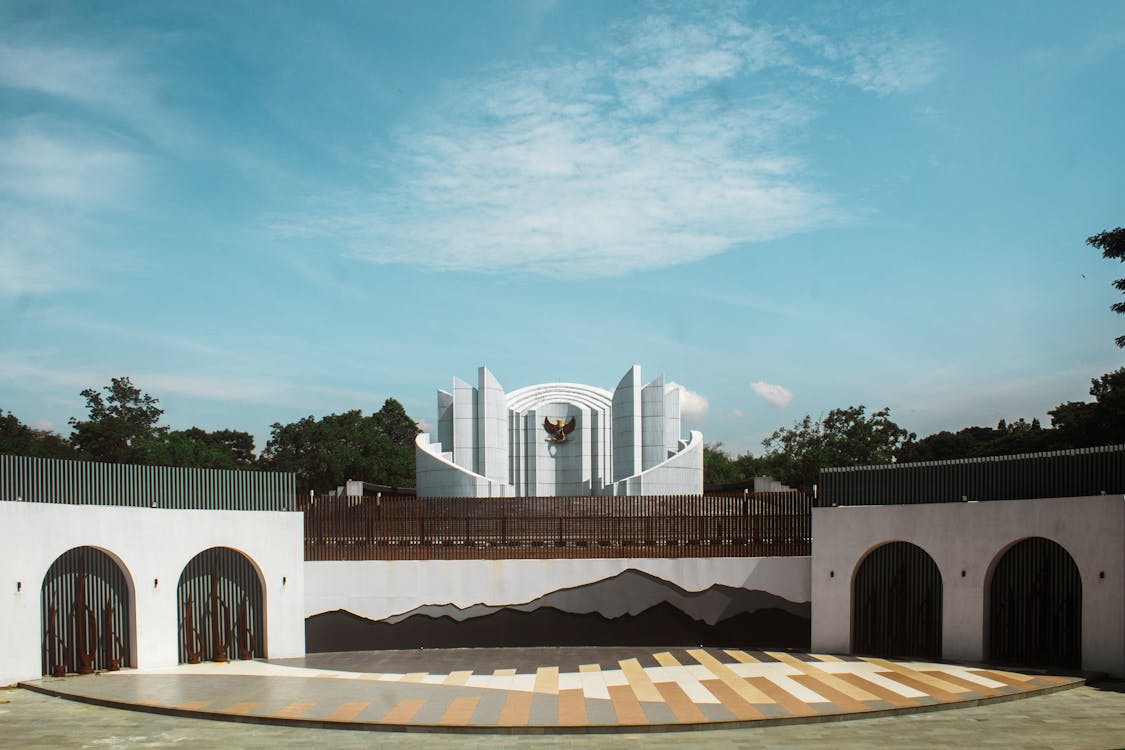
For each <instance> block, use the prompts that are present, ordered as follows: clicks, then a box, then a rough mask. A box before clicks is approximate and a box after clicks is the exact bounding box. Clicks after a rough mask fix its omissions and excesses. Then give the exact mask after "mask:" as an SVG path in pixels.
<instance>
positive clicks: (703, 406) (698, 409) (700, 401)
mask: <svg viewBox="0 0 1125 750" xmlns="http://www.w3.org/2000/svg"><path fill="white" fill-rule="evenodd" d="M671 385H675V386H678V387H679V389H680V416H681V417H683V418H684V419H686V420H689V421H692V422H699V421H700V420H702V419H703V418H704V417H706V416H707V412H709V411H711V402H710V401H708V400H707V397H706V396H704V395H703V394H702V393H696V392H695V391H691V390H688V389H687V388H685V387H683V386H682V385H680V384H679V383H672V384H671Z"/></svg>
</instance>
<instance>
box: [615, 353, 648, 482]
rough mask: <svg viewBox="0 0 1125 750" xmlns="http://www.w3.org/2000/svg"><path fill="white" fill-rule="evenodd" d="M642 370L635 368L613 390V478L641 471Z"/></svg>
mask: <svg viewBox="0 0 1125 750" xmlns="http://www.w3.org/2000/svg"><path fill="white" fill-rule="evenodd" d="M641 418H642V409H641V367H640V365H633V366H632V367H630V368H629V370H628V372H626V373H625V375H624V376H623V377H622V378H621V380H620V382H618V383H617V388H615V389H614V391H613V478H614V479H615V480H616V479H624V478H625V477H629V476H632V475H634V474H638V473H640V471H641V458H642V456H641Z"/></svg>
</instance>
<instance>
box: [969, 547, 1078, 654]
mask: <svg viewBox="0 0 1125 750" xmlns="http://www.w3.org/2000/svg"><path fill="white" fill-rule="evenodd" d="M989 623H990V625H989V649H988V656H989V659H990V660H992V661H995V662H1004V663H1010V664H1022V665H1027V666H1042V667H1046V666H1051V667H1075V668H1077V667H1081V666H1082V577H1081V575H1080V574H1079V573H1078V566H1077V565H1075V563H1074V559H1073V558H1072V557H1071V556H1070V554H1069V553H1068V552H1067V551H1066V550H1065V549H1063V548H1062V547H1061V546H1060V545H1059V544H1057V543H1056V542H1053V541H1051V540H1050V539H1044V538H1043V537H1032V538H1030V539H1024V540H1023V541H1022V542H1019V543H1018V544H1016V545H1014V546H1013V547H1012V548H1011V549H1009V550H1008V551H1007V552H1005V553H1004V555H1003V557H1001V558H1000V561H999V562H998V563H997V564H996V570H995V571H994V572H993V574H992V583H991V586H990V587H989Z"/></svg>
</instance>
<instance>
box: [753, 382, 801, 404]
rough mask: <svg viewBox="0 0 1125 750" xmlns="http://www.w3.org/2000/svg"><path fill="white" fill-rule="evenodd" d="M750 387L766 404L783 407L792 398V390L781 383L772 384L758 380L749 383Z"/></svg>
mask: <svg viewBox="0 0 1125 750" xmlns="http://www.w3.org/2000/svg"><path fill="white" fill-rule="evenodd" d="M750 389H751V390H753V391H754V393H756V394H758V396H759V397H760V398H761V399H762V400H763V401H765V402H766V403H768V404H773V405H774V406H777V407H781V408H785V407H786V406H789V402H790V401H792V400H793V392H792V391H790V390H789V389H788V388H786V387H785V386H783V385H774V384H773V383H766V382H765V381H762V380H758V381H755V382H753V383H751V384H750Z"/></svg>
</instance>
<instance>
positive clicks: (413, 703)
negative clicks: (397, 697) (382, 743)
mask: <svg viewBox="0 0 1125 750" xmlns="http://www.w3.org/2000/svg"><path fill="white" fill-rule="evenodd" d="M424 705H426V699H425V698H415V699H413V700H408V701H399V702H398V703H397V704H395V707H394V708H392V709H391V710H390V711H388V712H387V713H386V714H384V715H383V718H382V719H380V720H379V721H380V722H382V723H383V724H406V723H407V722H408V721H410V720H411V719H413V718H414V714H416V713H418V711H419V710H421V708H422V706H424Z"/></svg>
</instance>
